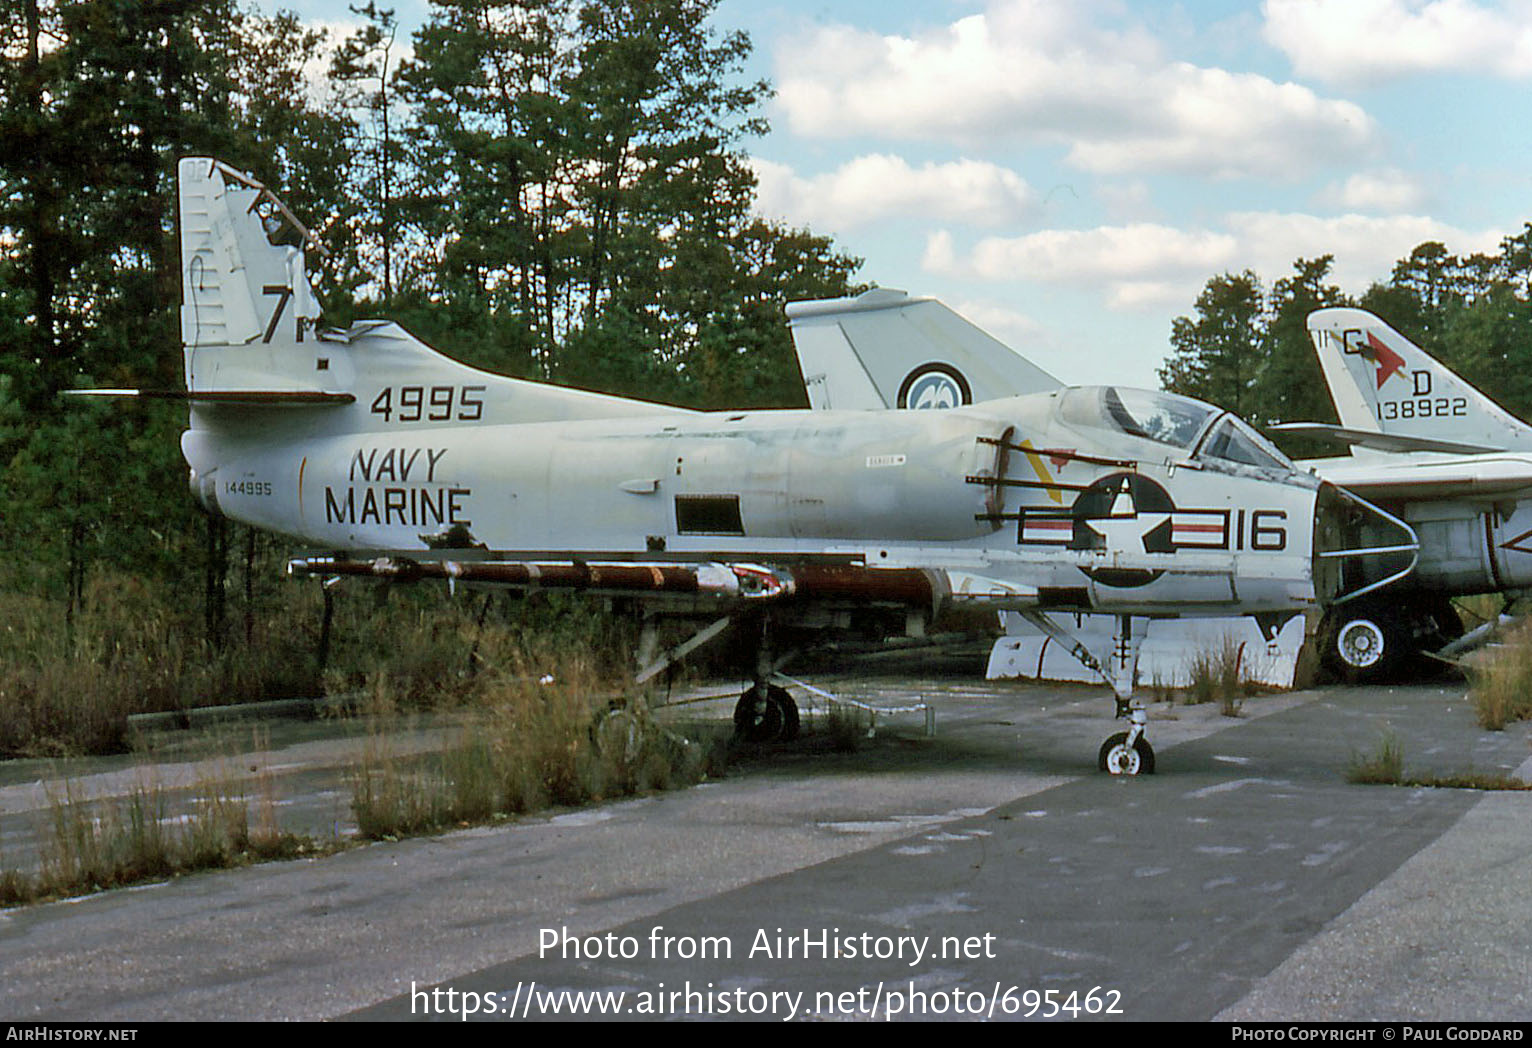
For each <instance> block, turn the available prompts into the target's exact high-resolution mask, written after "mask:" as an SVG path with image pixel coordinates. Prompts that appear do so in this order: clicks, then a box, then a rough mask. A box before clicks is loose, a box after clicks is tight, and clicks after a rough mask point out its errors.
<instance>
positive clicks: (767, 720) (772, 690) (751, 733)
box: [633, 614, 799, 742]
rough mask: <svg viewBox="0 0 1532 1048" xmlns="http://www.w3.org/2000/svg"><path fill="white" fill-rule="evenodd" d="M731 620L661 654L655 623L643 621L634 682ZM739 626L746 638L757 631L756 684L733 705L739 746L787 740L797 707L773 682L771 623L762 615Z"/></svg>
mask: <svg viewBox="0 0 1532 1048" xmlns="http://www.w3.org/2000/svg"><path fill="white" fill-rule="evenodd" d="M731 621H733V620H731V618H730V617H729V616H727V615H724V616H720V617H719V618H717V619H714V620H713V621H712V622H710V623H708V624H707V625H706V626H703V627H702V628H701V629H699V630H697V631H696V632H695V633H693V634H692V635H691V636H690V637H688V638H687V639H686V640H684V641H682V642H681V643H679V644H677V645H675V646H674V647H672V648H668V649H666V650H664V651H661V650H660V647H659V620H658V619H657V618H655V617H649V618H646V619H645V620H644V630H643V634H642V636H641V638H640V641H639V651H638V662H639V665H640V667H642V668H641V669H640V670H639V671H638V673H637V674H636V675H635V676H634V678H633V679H634V682H635V683H637V684H644V683H647V682H648V681H650V680H652V679H654V678H655V677H657V676H659V674H661V673H663V672H664V671H665V670H667V669H669V668H670V667H671V666H672V665H674V664H675V663H677V662H679V661H680V660H681V659H683V658H685V657H686V656H687V655H689V654H691V653H692V652H693V651H695V650H697V649H698V648H700V647H702V645H704V644H706V643H708V642H709V641H711V640H713V639H714V638H716V637H718V636H719V635H721V634H722V633H723V632H724V630H726V629H727V628H728V627H729V625H730V623H731ZM739 628H740V629H741V630H742V631H744V632H745V633H746V634H747V635H748V633H749V632H750V631H752V630H753V631H754V632H755V633H756V637H757V640H756V643H755V644H754V645H753V647H754V651H755V662H754V665H753V667H752V670H751V675H752V677H753V678H754V683H753V684H752V685H751V686H750V687H748V688H746V689H745V691H744V694H742V695H741V696H740V697H739V702H737V703H735V705H734V736H735V738H737V739H739V740H740V741H742V742H777V741H781V742H789V741H791V740H793V739H796V738H797V737H798V727H799V724H798V704H797V702H795V701H793V697H792V695H791V694H789V693H788V690H787V689H786V688H784V687H782V686H781V685H779V684H773V683H772V677H773V675H774V674H775V670H776V667H775V665H774V662H773V658H774V653H773V649H772V644H771V620H770V616H768V615H764V614H763V615H760V616H758V618H757V619H756V621H755V622H751V621H750V620H748V619H747V620H745V621H744V622H742V623H740V624H739Z"/></svg>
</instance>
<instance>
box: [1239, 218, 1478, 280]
mask: <svg viewBox="0 0 1532 1048" xmlns="http://www.w3.org/2000/svg"><path fill="white" fill-rule="evenodd" d="M1225 221H1226V223H1227V225H1228V227H1229V229H1230V230H1231V232H1233V234H1234V235H1235V236H1236V237H1237V238H1238V239H1239V242H1240V262H1239V267H1240V268H1242V269H1243V268H1247V267H1248V268H1250V269H1254V270H1255V271H1256V272H1257V273H1259V274H1261V275H1262V276H1263V277H1264V278H1265V279H1266V280H1267V282H1268V283H1269V282H1270V281H1272V280H1274V279H1276V278H1277V277H1281V276H1286V275H1287V273H1288V272H1289V271H1290V270H1291V268H1292V264H1293V262H1294V261H1295V260H1296V259H1299V258H1316V257H1318V256H1320V255H1334V256H1335V268H1334V269H1333V270H1332V271H1331V275H1332V276H1333V278H1334V280H1335V282H1336V283H1337V284H1339V285H1340V286H1341V287H1342V288H1343V289H1344V290H1347V291H1351V292H1361V291H1364V290H1366V288H1367V285H1369V284H1371V283H1372V282H1374V281H1378V280H1386V279H1388V275H1389V273H1390V272H1391V271H1392V270H1393V267H1394V263H1395V262H1397V261H1399V260H1400V259H1401V258H1404V257H1405V256H1407V255H1408V254H1409V253H1410V252H1411V251H1412V250H1413V249H1414V248H1415V247H1416V246H1417V245H1419V244H1421V243H1424V242H1425V241H1428V240H1439V241H1441V242H1442V243H1444V244H1446V245H1447V250H1449V251H1451V252H1453V253H1455V254H1459V255H1466V254H1470V253H1472V252H1475V251H1492V250H1494V249H1495V248H1496V247H1497V246H1498V245H1499V243H1500V239H1501V237H1502V236H1503V233H1502V232H1501V231H1499V230H1478V231H1470V230H1465V229H1459V228H1457V227H1455V226H1449V225H1448V224H1447V223H1445V222H1441V221H1438V220H1437V219H1434V218H1428V217H1426V216H1424V215H1389V216H1376V215H1356V214H1348V215H1337V216H1333V217H1320V216H1317V215H1307V214H1301V213H1278V212H1274V211H1242V212H1236V213H1233V214H1230V215H1228V216H1227V217H1226V220H1225ZM1209 275H1211V274H1209Z"/></svg>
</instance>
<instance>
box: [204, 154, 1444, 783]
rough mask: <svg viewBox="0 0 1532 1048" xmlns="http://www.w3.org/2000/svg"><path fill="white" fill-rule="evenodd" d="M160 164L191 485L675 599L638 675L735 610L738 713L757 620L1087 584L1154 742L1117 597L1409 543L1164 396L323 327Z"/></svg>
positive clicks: (654, 602)
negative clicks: (169, 223)
mask: <svg viewBox="0 0 1532 1048" xmlns="http://www.w3.org/2000/svg"><path fill="white" fill-rule="evenodd" d="M179 175H180V227H181V251H182V278H183V295H184V298H183V304H182V310H181V319H182V334H183V341H184V343H185V347H184V352H185V372H186V386H187V390H186V392H184V393H180V392H177V393H175V394H174V395H175V396H179V397H184V398H185V399H186V400H187V401H188V402H189V406H190V423H189V426H188V428H187V430H186V432H185V434H184V435H183V438H182V448H183V451H184V454H185V457H186V460H187V462H188V464H189V465H190V467H191V484H192V488H193V490H194V492H195V493H196V495H197V497H198V498H199V499H200V500H201V502H202V504H203V505H204V506H205V507H207V509H208V510H209V511H211V512H215V513H222V514H224V515H226V516H228V517H230V518H232V519H235V520H238V521H242V522H244V523H247V524H251V525H254V526H257V527H261V528H265V529H269V530H271V531H275V532H280V533H282V534H284V535H288V536H292V537H294V538H296V539H298V540H300V541H301V542H302V543H304V544H305V545H307V546H308V547H310V548H312V549H313V550H315V552H313V553H311V554H307V555H304V556H299V557H295V558H294V559H293V560H292V562H291V568H292V570H293V571H294V572H296V573H303V574H315V575H323V576H330V575H364V576H375V577H381V578H390V579H401V578H428V579H429V578H438V579H451V580H456V582H457V583H459V584H469V585H486V586H491V585H500V586H516V587H524V588H535V587H544V588H548V587H562V588H568V589H574V590H580V591H585V592H589V593H595V594H613V595H618V596H622V597H626V598H631V599H633V600H634V601H636V602H638V603H639V604H640V605H641V606H642V607H644V608H645V609H646V611H647V612H648V613H649V614H651V615H661V614H665V615H677V616H685V617H689V618H690V619H693V620H695V625H696V627H697V630H696V633H695V634H694V635H693V636H692V637H691V639H690V640H688V641H686V642H685V643H683V644H681V645H678V646H677V648H676V649H672V651H671V652H669V653H667V654H666V655H664V656H660V657H658V658H656V659H654V660H652V661H651V663H650V665H648V666H647V667H646V668H645V669H644V670H643V671H641V673H640V678H641V679H642V678H644V677H645V676H648V675H652V674H653V673H654V672H655V671H656V667H658V666H661V665H663V664H664V663H665V662H666V661H667V659H668V658H669V657H673V656H674V655H676V654H677V652H678V651H684V650H690V648H692V647H695V646H696V645H697V644H700V643H702V642H704V641H706V640H707V639H709V638H711V637H713V636H716V635H718V634H719V633H721V632H723V630H724V629H725V628H726V627H728V626H730V625H731V624H732V625H735V626H736V627H739V629H738V630H737V632H738V633H739V635H742V636H745V637H747V638H750V639H749V641H748V646H749V647H750V648H751V649H753V650H752V651H751V653H750V658H749V659H748V662H749V663H750V665H749V672H750V674H751V675H752V676H753V678H754V681H755V683H754V685H753V686H751V687H750V688H749V689H748V690H746V691H745V693H744V694H743V695H742V696H741V698H740V700H739V704H738V706H737V708H736V717H735V721H736V725H737V726H738V727H739V729H740V730H741V732H742V733H743V734H745V735H747V736H752V737H769V736H773V735H778V734H790V733H791V731H792V730H793V728H794V727H795V726H796V721H797V711H796V707H795V706H794V705H793V700H792V698H791V696H790V695H789V694H788V693H787V692H786V691H785V690H784V689H782V688H781V687H779V686H778V685H777V684H776V683H774V682H773V677H772V670H773V662H772V647H773V646H774V645H775V644H778V643H780V642H781V640H782V638H784V637H785V636H788V635H790V634H792V633H793V632H795V631H797V630H800V629H802V630H818V629H830V628H836V629H844V628H851V629H862V630H867V631H872V632H881V633H886V632H897V633H901V634H903V633H913V634H919V633H920V632H921V631H922V630H923V629H924V628H925V626H926V624H928V623H929V622H930V621H932V620H933V619H934V618H935V617H937V616H939V615H940V614H941V613H942V612H943V611H944V610H946V609H949V608H963V607H978V608H991V609H1009V610H1014V611H1018V612H1021V613H1023V614H1028V615H1033V616H1037V618H1038V619H1039V620H1040V621H1049V620H1043V619H1042V617H1041V616H1040V615H1038V614H1037V613H1039V612H1041V611H1043V610H1045V609H1064V610H1080V611H1093V612H1105V613H1110V614H1112V615H1115V616H1117V621H1118V623H1119V637H1118V643H1117V645H1116V648H1115V650H1114V654H1113V657H1112V659H1111V660H1109V664H1107V665H1099V664H1097V663H1096V660H1094V659H1093V658H1092V657H1091V656H1090V655H1089V654H1088V653H1086V652H1085V651H1084V649H1083V648H1080V649H1079V650H1080V656H1081V658H1082V659H1083V660H1084V661H1086V662H1087V663H1088V664H1091V665H1093V666H1094V668H1095V670H1096V672H1097V673H1098V674H1099V676H1100V677H1101V679H1102V680H1103V681H1105V682H1106V683H1108V684H1110V685H1111V686H1112V687H1113V689H1114V692H1115V694H1116V696H1117V699H1118V712H1119V715H1123V714H1126V713H1131V727H1130V729H1129V730H1128V731H1126V732H1120V733H1118V734H1115V735H1113V736H1112V737H1111V738H1109V739H1108V740H1107V741H1106V743H1105V744H1104V745H1103V746H1102V749H1101V755H1100V761H1101V765H1102V766H1103V767H1105V768H1107V769H1108V770H1110V771H1111V772H1113V773H1117V774H1133V773H1137V772H1140V771H1146V770H1151V769H1152V766H1153V751H1152V750H1151V749H1150V748H1149V745H1148V742H1147V740H1146V739H1145V738H1144V727H1145V723H1144V721H1145V718H1144V712H1143V708H1142V706H1141V705H1140V704H1138V703H1136V702H1132V701H1131V699H1130V697H1131V691H1132V682H1133V675H1134V662H1135V659H1136V656H1137V643H1138V641H1137V637H1136V636H1135V631H1134V629H1133V622H1134V620H1133V618H1132V617H1133V616H1178V615H1229V614H1231V613H1241V612H1246V613H1254V614H1258V615H1263V616H1264V615H1270V616H1273V617H1285V616H1286V615H1287V614H1289V613H1291V612H1292V611H1293V610H1295V609H1304V608H1307V607H1310V606H1312V605H1313V604H1315V602H1326V601H1332V600H1335V599H1337V598H1339V597H1342V596H1344V595H1346V594H1347V593H1352V592H1356V591H1359V590H1362V589H1365V588H1368V587H1372V586H1375V585H1379V584H1381V583H1382V582H1384V581H1386V580H1387V579H1389V578H1390V577H1392V576H1394V575H1397V574H1398V573H1400V572H1401V571H1404V570H1408V567H1409V565H1410V562H1411V561H1412V560H1413V550H1414V548H1415V539H1414V535H1413V534H1412V533H1411V531H1410V530H1409V528H1408V527H1406V526H1405V525H1403V524H1401V523H1399V522H1397V521H1395V520H1393V519H1392V518H1390V517H1388V516H1386V515H1384V514H1382V513H1380V512H1378V511H1376V510H1375V509H1373V508H1372V507H1370V506H1368V505H1367V504H1366V503H1364V502H1362V501H1360V500H1358V499H1356V498H1354V497H1352V496H1350V495H1348V494H1346V493H1344V492H1342V491H1341V490H1340V489H1338V488H1336V487H1334V486H1333V485H1330V484H1325V483H1322V482H1320V481H1319V480H1318V479H1316V478H1314V477H1312V476H1310V475H1308V474H1306V473H1304V472H1301V471H1299V470H1297V469H1296V468H1294V466H1293V464H1292V463H1291V462H1290V461H1289V460H1288V459H1286V458H1285V457H1284V456H1283V455H1282V454H1281V453H1280V452H1278V451H1277V450H1276V449H1275V448H1273V447H1272V446H1271V445H1269V444H1268V443H1267V442H1266V441H1265V440H1264V439H1263V438H1261V437H1260V436H1258V435H1257V434H1256V433H1254V432H1253V431H1251V430H1250V429H1249V428H1248V427H1247V426H1246V425H1245V424H1244V423H1242V422H1240V421H1239V420H1238V419H1236V418H1234V417H1233V416H1232V415H1230V414H1228V413H1227V412H1224V411H1221V410H1219V409H1217V408H1214V407H1211V406H1209V405H1206V404H1202V403H1199V402H1196V401H1192V400H1188V399H1185V398H1182V397H1176V396H1171V395H1168V394H1162V393H1154V392H1147V391H1142V390H1133V389H1124V388H1118V387H1113V386H1095V387H1081V388H1058V389H1053V390H1051V391H1048V392H1043V393H1036V394H1032V395H1027V396H1017V397H1011V398H1006V399H1000V400H994V401H990V402H987V403H982V404H973V405H964V406H960V407H956V408H954V409H953V410H950V411H939V412H936V411H931V412H927V411H916V412H909V411H835V410H831V411H749V412H695V411H687V410H682V409H679V408H674V407H667V406H663V405H659V404H652V403H646V402H642V401H638V400H630V399H624V398H620V397H613V396H604V395H600V394H596V393H590V392H584V391H579V390H573V389H567V388H560V387H555V386H549V385H544V384H539V383H536V382H529V381H523V380H518V379H512V378H506V377H503V376H500V375H495V374H490V373H486V372H483V371H479V370H476V369H474V368H471V367H467V366H465V365H462V364H459V363H457V362H455V361H452V360H450V359H448V358H446V357H443V356H441V355H440V354H438V353H436V352H434V351H433V350H431V349H430V348H428V347H427V346H425V345H424V344H423V343H421V342H420V341H419V340H418V339H416V338H414V337H413V336H411V335H410V334H409V333H407V332H406V331H404V330H403V329H401V328H400V327H398V326H397V325H395V324H392V323H387V322H381V321H373V322H365V323H360V324H356V325H353V326H352V327H351V328H349V329H348V330H345V331H327V330H323V329H321V328H320V327H319V326H318V323H317V322H318V319H319V309H318V306H317V304H316V302H315V299H314V297H313V295H312V293H311V291H310V288H309V284H308V281H307V278H306V275H305V270H304V251H303V249H302V246H301V245H302V244H303V243H305V242H308V243H312V242H313V241H312V237H310V236H309V234H308V233H307V231H306V230H304V229H303V227H302V226H301V225H299V224H298V223H297V222H296V221H295V220H294V219H293V218H292V216H291V215H290V214H288V212H287V210H286V209H285V208H283V207H282V206H281V205H280V203H279V202H278V201H277V200H276V198H275V197H274V196H272V195H271V193H270V192H269V191H268V190H267V189H266V188H265V187H264V186H262V185H260V184H259V183H258V182H256V181H255V180H253V179H251V178H250V177H248V176H246V175H244V174H241V173H239V172H237V171H234V170H233V169H231V168H229V167H227V166H226V165H224V164H221V163H219V162H217V161H214V160H211V159H206V158H191V159H186V160H183V161H182V162H181V164H180V172H179ZM1141 621H1142V620H1140V622H1141ZM1050 628H1054V629H1058V631H1059V632H1060V633H1067V631H1066V630H1063V629H1060V628H1058V627H1055V626H1052V624H1051V622H1050ZM1060 639H1061V640H1064V641H1066V642H1070V643H1072V641H1071V640H1070V638H1069V637H1067V636H1062V637H1061V638H1060Z"/></svg>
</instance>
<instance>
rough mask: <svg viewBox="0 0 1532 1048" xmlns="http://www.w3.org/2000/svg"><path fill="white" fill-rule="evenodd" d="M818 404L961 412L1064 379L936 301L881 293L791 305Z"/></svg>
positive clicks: (807, 380) (802, 362)
mask: <svg viewBox="0 0 1532 1048" xmlns="http://www.w3.org/2000/svg"><path fill="white" fill-rule="evenodd" d="M787 318H788V326H789V328H790V330H791V332H792V336H793V348H794V349H795V350H796V351H797V354H798V365H799V367H800V368H801V369H802V370H803V382H804V385H805V387H806V388H807V390H808V395H809V406H810V407H812V408H816V409H828V408H838V409H852V410H872V409H878V408H951V407H958V406H959V405H962V404H971V403H977V402H979V401H984V400H994V399H996V398H998V397H1012V396H1016V395H1018V394H1022V393H1039V392H1044V391H1047V390H1051V389H1058V388H1059V387H1061V386H1062V385H1063V383H1062V382H1060V381H1059V380H1058V379H1056V378H1054V377H1053V376H1052V375H1050V374H1048V373H1047V372H1046V371H1044V370H1042V369H1041V368H1039V367H1037V366H1036V365H1035V364H1033V363H1032V362H1031V361H1029V360H1027V359H1026V358H1025V357H1023V356H1021V355H1019V354H1018V353H1016V352H1015V351H1014V350H1012V349H1011V348H1010V347H1009V346H1007V345H1005V344H1004V343H1003V342H999V341H997V340H996V339H994V338H992V337H991V336H990V335H988V334H986V333H985V332H984V331H982V330H980V329H979V328H978V327H975V326H974V325H973V324H971V323H969V322H968V321H967V320H965V319H964V318H963V317H961V316H959V315H958V314H957V313H955V312H953V311H952V310H951V309H948V308H947V307H946V306H944V305H943V304H942V303H940V302H938V301H937V300H936V299H934V298H911V297H910V296H909V295H908V294H907V293H905V292H903V291H898V290H895V289H893V288H875V289H873V290H872V291H867V292H864V293H863V294H861V295H858V296H857V297H855V298H830V299H817V300H813V301H807V302H791V303H789V304H788V306H787Z"/></svg>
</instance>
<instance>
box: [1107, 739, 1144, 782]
mask: <svg viewBox="0 0 1532 1048" xmlns="http://www.w3.org/2000/svg"><path fill="white" fill-rule="evenodd" d="M1138 765H1139V759H1138V750H1136V749H1134V748H1133V747H1132V746H1129V745H1128V744H1127V743H1125V742H1123V743H1118V744H1117V745H1116V746H1113V747H1112V751H1111V752H1110V753H1108V754H1107V755H1106V770H1107V771H1108V772H1110V773H1111V774H1113V775H1137V774H1138Z"/></svg>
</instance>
